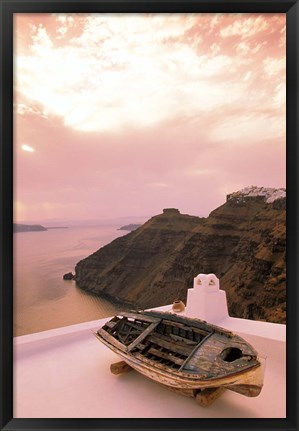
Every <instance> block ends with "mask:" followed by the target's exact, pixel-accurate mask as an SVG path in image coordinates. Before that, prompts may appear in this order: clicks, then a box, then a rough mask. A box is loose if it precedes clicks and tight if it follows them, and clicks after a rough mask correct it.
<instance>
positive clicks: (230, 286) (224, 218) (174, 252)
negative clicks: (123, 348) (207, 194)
mask: <svg viewBox="0 0 299 431" xmlns="http://www.w3.org/2000/svg"><path fill="white" fill-rule="evenodd" d="M265 190H268V192H269V193H270V197H269V193H263V192H264V191H265ZM280 191H281V193H276V192H277V191H273V193H271V189H259V192H256V193H253V192H252V188H251V189H250V191H249V193H248V189H244V191H240V192H237V193H234V194H231V195H228V197H227V202H226V203H225V204H224V205H222V206H221V207H219V208H217V209H216V210H214V211H213V212H212V213H211V214H210V215H209V217H207V218H199V217H195V216H190V215H184V214H180V212H179V211H178V210H176V209H166V210H164V211H163V214H160V215H157V216H155V217H153V218H151V219H150V220H149V221H147V222H146V223H145V224H144V225H142V226H141V227H139V228H138V229H136V230H135V231H133V232H131V233H129V234H128V235H125V236H123V237H120V238H117V239H116V240H114V241H113V242H111V243H110V244H108V245H106V246H105V247H103V248H101V249H100V250H98V251H97V252H95V253H94V254H92V255H91V256H89V257H87V258H86V259H84V260H82V261H80V262H79V263H78V264H77V265H76V269H75V271H76V282H77V285H78V286H79V287H81V288H82V289H84V290H87V291H90V292H93V293H96V294H104V295H106V296H108V297H112V298H117V299H119V300H124V301H127V302H130V303H132V304H133V305H134V306H136V307H138V308H148V307H153V306H158V305H164V304H168V303H172V302H173V300H174V299H178V298H179V299H182V300H183V301H185V300H186V295H187V289H188V288H191V287H192V286H193V278H194V277H195V276H196V275H197V274H198V273H211V272H213V273H215V274H216V275H217V277H218V278H220V283H221V288H222V289H224V290H225V291H226V292H227V298H228V305H229V313H230V315H231V316H235V317H244V318H248V319H256V320H267V321H271V322H278V323H285V314H286V313H285V311H286V308H285V307H286V264H285V256H286V248H285V243H286V237H285V216H286V214H285V191H284V192H283V190H282V189H280ZM274 192H275V193H276V197H275V198H273V196H274Z"/></svg>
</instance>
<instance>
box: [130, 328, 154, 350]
mask: <svg viewBox="0 0 299 431" xmlns="http://www.w3.org/2000/svg"><path fill="white" fill-rule="evenodd" d="M159 323H160V321H158V322H154V323H152V324H151V325H149V326H148V327H147V328H146V329H145V330H144V331H143V332H142V333H141V334H140V335H139V337H137V338H136V340H134V341H133V342H132V343H131V344H130V345H129V347H128V352H130V351H131V350H133V349H134V348H135V347H136V346H137V344H139V343H140V341H142V340H143V339H144V338H145V337H147V336H148V335H149V334H150V333H151V332H152V331H153V330H154V329H155V328H156V326H157V325H158V324H159Z"/></svg>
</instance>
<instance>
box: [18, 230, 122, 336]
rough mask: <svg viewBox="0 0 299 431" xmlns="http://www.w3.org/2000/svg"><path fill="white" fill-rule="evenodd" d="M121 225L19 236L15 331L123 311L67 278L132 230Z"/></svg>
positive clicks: (28, 331)
mask: <svg viewBox="0 0 299 431" xmlns="http://www.w3.org/2000/svg"><path fill="white" fill-rule="evenodd" d="M118 227H119V226H112V227H111V226H109V227H107V226H105V227H84V228H82V227H74V228H68V229H51V230H48V231H45V232H18V233H15V234H14V335H15V336H18V335H25V334H29V333H34V332H40V331H44V330H47V329H53V328H57V327H60V326H67V325H72V324H75V323H81V322H85V321H89V320H96V319H100V318H102V317H107V316H110V315H112V314H114V312H116V311H119V309H118V308H117V307H116V306H115V305H112V304H111V303H110V302H108V301H106V300H104V299H99V298H97V297H94V296H91V295H89V294H87V293H85V292H83V291H81V290H80V289H78V288H77V287H76V283H75V282H74V281H66V280H63V279H62V276H63V274H65V273H66V272H70V271H72V272H74V268H75V264H76V263H77V262H78V261H79V260H81V259H83V258H84V257H87V256H88V255H89V254H91V253H93V252H94V251H96V250H98V249H99V248H100V247H102V246H103V245H105V244H108V243H109V242H111V241H112V240H113V239H115V238H116V237H118V236H122V235H125V234H127V233H128V232H125V231H119V230H117V228H118Z"/></svg>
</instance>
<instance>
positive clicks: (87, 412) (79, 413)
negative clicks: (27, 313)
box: [14, 274, 286, 418]
mask: <svg viewBox="0 0 299 431" xmlns="http://www.w3.org/2000/svg"><path fill="white" fill-rule="evenodd" d="M214 277H215V276H214V274H208V275H205V274H199V275H198V276H197V277H195V279H194V288H193V289H189V291H188V298H187V307H186V309H185V311H184V312H183V313H180V314H184V315H186V316H190V317H198V318H200V319H202V320H207V321H208V322H211V323H214V324H216V325H218V326H222V327H224V328H227V329H229V330H231V331H233V332H235V333H237V334H239V335H241V336H242V337H243V338H244V339H246V340H247V341H248V342H249V343H250V344H252V345H253V347H254V348H255V349H256V350H257V351H258V352H259V354H260V355H262V356H264V357H266V358H267V359H266V369H265V378H264V387H263V389H262V392H261V394H260V395H259V396H258V397H256V398H248V397H245V396H242V395H240V394H237V393H235V392H232V391H229V390H227V391H225V392H224V394H223V395H222V396H221V397H220V398H219V399H218V400H217V401H215V403H214V404H212V405H211V406H209V407H206V408H205V407H201V406H199V405H198V404H197V403H196V402H195V400H194V399H191V398H186V397H183V396H181V395H178V394H176V393H173V392H171V391H168V390H167V389H164V388H163V387H162V386H160V385H159V384H157V383H155V382H153V381H151V380H149V379H147V378H145V377H144V376H142V375H141V374H139V373H137V372H136V371H133V372H131V373H127V374H123V375H119V376H115V375H113V374H111V373H110V364H111V363H113V362H117V361H118V360H119V358H118V356H117V355H115V354H114V353H113V352H112V351H111V350H110V349H108V348H107V347H105V346H104V345H103V344H101V343H100V342H99V341H98V340H97V339H96V338H95V337H94V336H93V334H92V331H94V330H97V329H99V328H100V327H101V326H102V325H103V324H104V323H105V322H106V321H107V320H109V318H104V319H101V320H96V321H91V322H86V323H82V324H78V325H72V326H67V327H63V328H58V329H53V330H49V331H44V332H40V333H36V334H30V335H24V336H21V337H16V338H15V339H14V417H15V418H151V417H152V418H285V417H286V327H285V325H279V324H274V323H267V322H259V321H251V320H246V319H237V318H232V317H230V316H229V315H228V312H227V304H226V295H225V292H224V291H222V290H220V289H219V280H218V279H217V277H215V278H214ZM211 280H212V282H211ZM217 280H218V282H217ZM157 309H158V310H161V311H170V312H171V311H172V305H167V306H164V307H159V308H157Z"/></svg>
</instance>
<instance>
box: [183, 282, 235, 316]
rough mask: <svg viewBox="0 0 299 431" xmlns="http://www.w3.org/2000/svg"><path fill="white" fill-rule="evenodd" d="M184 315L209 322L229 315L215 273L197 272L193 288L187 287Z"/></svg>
mask: <svg viewBox="0 0 299 431" xmlns="http://www.w3.org/2000/svg"><path fill="white" fill-rule="evenodd" d="M185 315H186V316H189V317H195V318H196V317H197V318H198V319H201V320H206V321H207V322H210V323H217V322H218V321H220V320H222V319H225V318H227V317H229V314H228V308H227V300H226V292H225V291H224V290H220V286H219V279H218V278H217V277H216V275H215V274H198V275H197V276H196V277H195V278H194V283H193V289H188V295H187V307H186V312H185Z"/></svg>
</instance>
